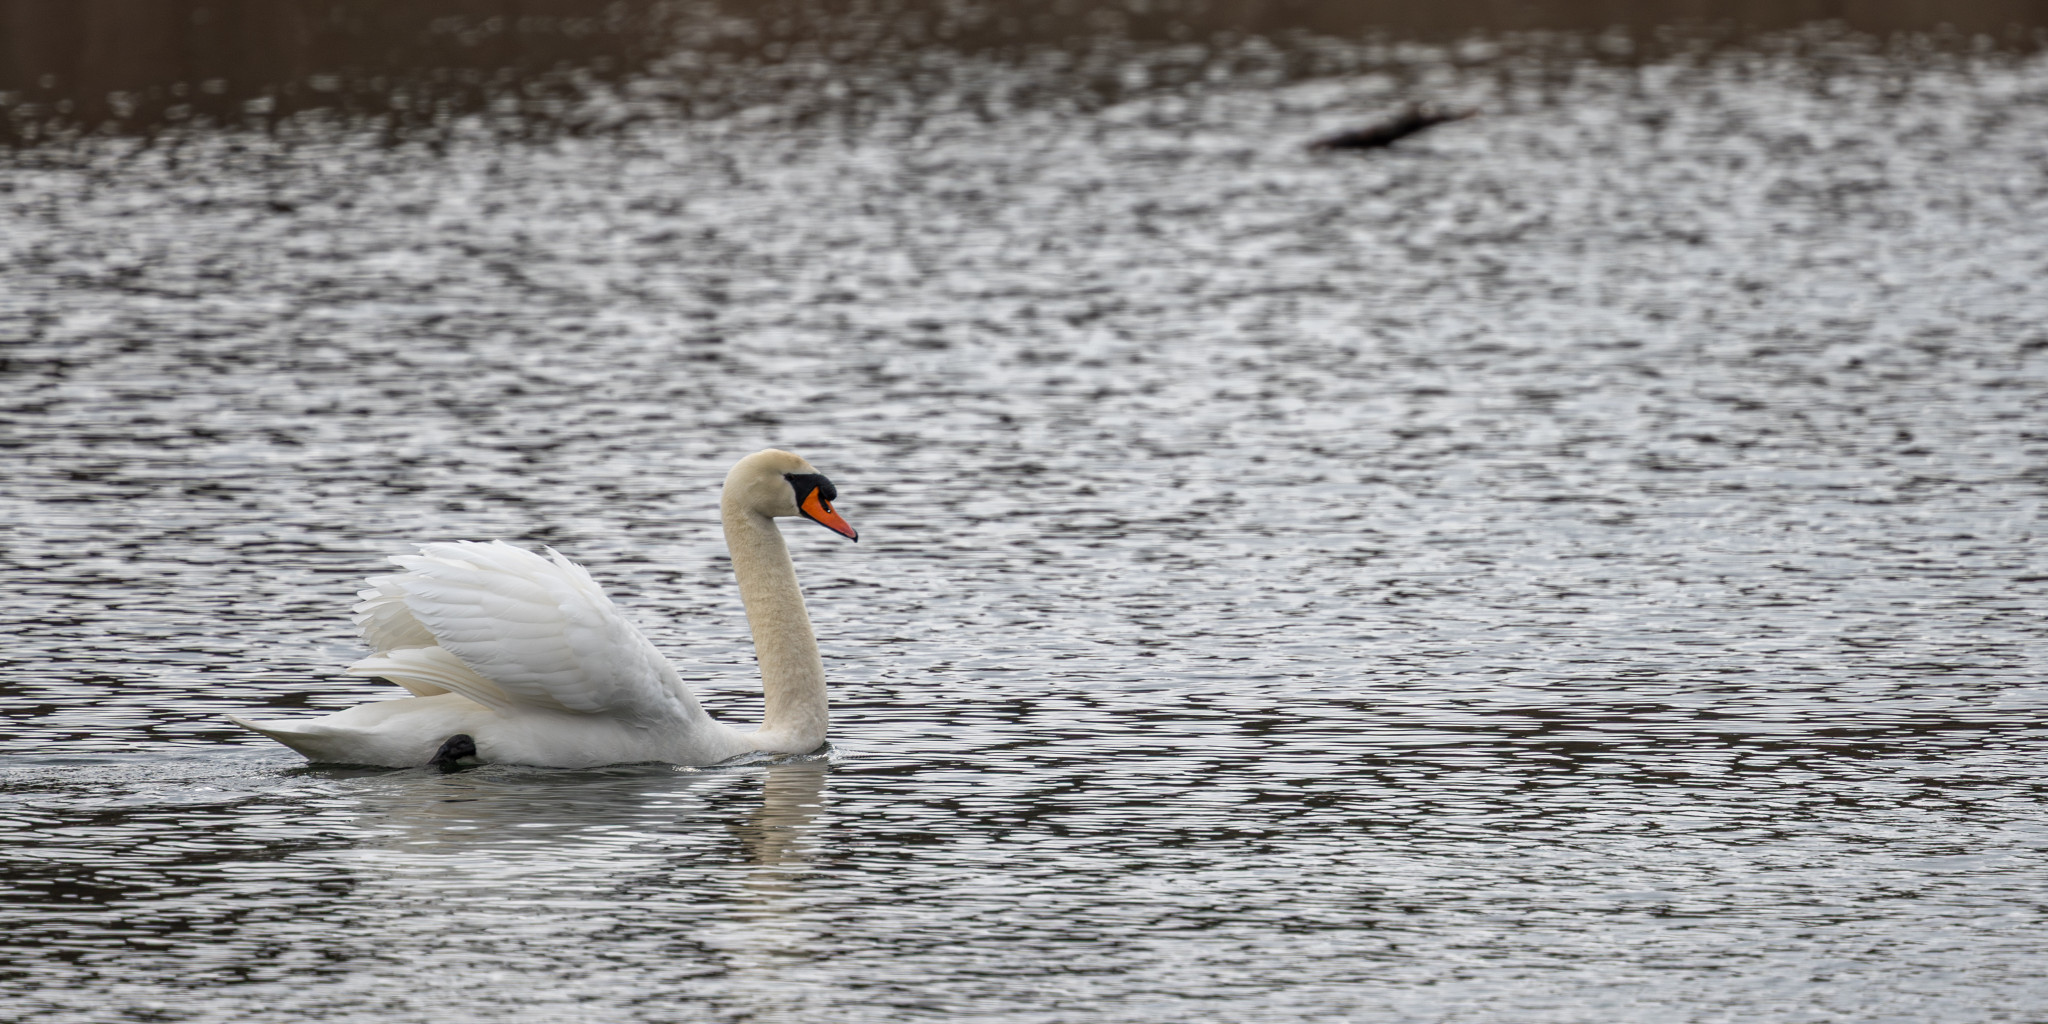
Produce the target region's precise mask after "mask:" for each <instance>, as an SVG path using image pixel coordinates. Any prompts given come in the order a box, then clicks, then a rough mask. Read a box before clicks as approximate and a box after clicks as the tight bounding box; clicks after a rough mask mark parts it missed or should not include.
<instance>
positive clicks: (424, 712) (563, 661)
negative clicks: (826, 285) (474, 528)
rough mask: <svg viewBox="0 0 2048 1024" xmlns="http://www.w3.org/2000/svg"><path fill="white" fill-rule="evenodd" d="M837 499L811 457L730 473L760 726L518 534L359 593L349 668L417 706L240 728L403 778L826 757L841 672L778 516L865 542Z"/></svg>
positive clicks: (409, 560) (728, 504)
mask: <svg viewBox="0 0 2048 1024" xmlns="http://www.w3.org/2000/svg"><path fill="white" fill-rule="evenodd" d="M838 496H839V493H838V489H837V488H835V487H833V486H832V481H830V480H827V479H826V478H825V476H824V474H822V473H819V472H818V471H817V470H816V469H815V468H813V467H812V466H811V464H810V463H808V462H806V461H804V460H803V459H802V458H800V457H798V456H797V455H795V454H793V453H790V452H785V451H780V450H777V449H773V448H771V449H768V450H766V451H760V452H755V453H754V454H752V455H749V456H747V457H746V458H743V459H741V460H740V461H739V462H738V463H737V464H735V465H734V466H733V467H732V471H731V472H729V473H727V474H726V477H725V488H724V490H723V491H722V492H721V493H720V496H719V502H718V507H719V518H720V519H722V520H723V521H724V524H725V543H726V547H727V548H728V549H729V550H730V551H731V553H732V569H733V574H734V575H735V576H737V577H739V584H740V599H741V601H742V602H743V603H744V604H745V606H746V612H747V623H748V625H749V626H750V627H751V628H752V631H753V634H754V654H755V658H756V660H757V661H759V662H760V665H761V689H762V691H763V693H764V695H765V696H766V698H767V699H766V702H765V703H766V706H765V709H764V713H763V716H762V719H763V720H762V722H761V727H760V728H759V729H756V730H754V731H753V732H741V731H740V730H738V729H735V728H733V727H732V726H729V725H725V724H723V723H721V722H718V721H716V720H715V719H713V718H712V717H711V716H710V715H708V714H706V713H705V712H704V709H703V708H701V707H699V706H698V704H697V698H696V696H695V695H693V694H692V693H691V692H690V688H689V686H688V684H686V683H684V682H683V680H682V677H681V676H679V675H677V674H676V670H675V666H673V665H671V664H669V662H668V659H667V658H664V657H663V656H662V655H661V652H660V651H658V650H656V649H655V647H654V645H653V644H652V643H650V642H648V640H647V638H646V637H645V636H643V635H642V634H641V632H640V631H639V630H638V629H636V628H634V626H633V624H632V623H631V622H628V621H627V620H626V617H625V616H624V615H622V614H620V612H619V609H618V608H617V606H615V605H613V604H612V602H611V600H610V599H609V598H607V597H605V595H604V591H603V590H602V589H600V588H599V587H598V585H597V582H596V581H595V580H593V579H591V577H590V573H589V572H587V571H585V570H584V568H583V567H582V566H580V565H577V564H576V563H574V562H571V561H569V560H568V559H567V558H564V557H562V556H561V555H560V554H559V553H557V552H556V551H555V550H554V549H553V548H549V549H547V555H546V556H545V557H543V556H541V555H538V554H535V553H534V552H531V551H528V550H526V549H525V548H521V547H516V546H514V545H511V544H507V543H505V542H504V541H502V540H498V541H491V542H488V543H484V542H478V541H454V542H447V543H434V544H422V545H420V553H419V554H417V555H399V556H396V557H394V558H392V559H391V561H392V562H393V563H394V564H396V565H398V566H399V567H400V568H402V569H403V570H404V571H403V572H400V573H395V574H393V575H389V576H377V577H372V578H371V579H370V580H369V586H370V589H368V590H364V591H362V592H361V596H362V598H363V601H362V603H361V604H358V605H356V606H355V622H356V625H357V626H359V627H360V628H361V629H362V633H363V639H364V640H366V641H368V642H369V645H370V649H371V650H373V651H375V652H376V653H375V654H374V655H372V656H371V657H369V658H365V659H363V660H362V661H359V662H356V663H355V664H353V665H350V666H349V667H348V669H347V672H348V674H349V675H356V676H371V677H376V678H382V679H386V680H389V681H391V682H393V683H397V684H398V685H399V686H402V687H404V688H405V689H407V690H408V691H410V692H411V693H412V696H411V697H405V698H400V699H397V700H386V701H378V702H376V703H372V704H359V705H357V706H355V707H352V708H349V709H347V710H345V711H340V712H337V713H335V714H331V715H326V716H323V717H320V718H314V719H309V720H300V721H268V722H252V721H248V720H245V719H242V718H238V717H236V716H233V715H230V716H228V719H229V720H230V721H232V722H234V723H235V724H236V725H239V726H242V727H243V728H246V729H252V730H254V731H256V732H259V733H262V734H263V735H265V736H268V737H270V738H271V739H274V740H276V741H278V742H279V743H282V744H284V745H285V746H287V747H290V748H292V749H293V750H296V751H298V752H299V753H301V754H304V755H305V756H306V757H307V758H308V759H310V760H312V761H313V762H315V763H325V764H359V765H381V766H384V767H392V768H403V767H415V766H421V765H429V764H440V765H443V766H446V765H449V764H453V763H458V762H459V763H465V764H467V763H509V764H527V765H540V766H545V767H552V768H590V767H596V766H598V765H607V764H624V763H628V762H644V761H663V762H667V763H670V764H682V765H704V764H714V763H716V762H719V761H723V760H726V759H727V758H731V757H736V756H738V755H741V754H746V753H749V752H753V751H764V752H769V753H782V754H807V753H810V752H811V751H813V750H816V749H817V748H818V747H819V746H820V745H821V744H823V743H824V742H825V727H826V722H827V714H826V707H825V665H824V662H823V660H822V659H820V657H819V656H818V641H817V638H816V637H815V636H814V635H813V634H812V632H811V620H810V616H809V615H807V614H806V613H805V612H804V597H803V591H802V590H800V589H799V588H798V587H797V582H796V567H795V566H794V565H792V564H791V563H790V560H789V548H788V547H787V546H785V545H784V544H783V541H782V531H781V530H779V529H778V528H777V527H776V525H775V519H776V518H787V517H791V516H801V517H803V518H805V519H809V520H811V521H812V522H815V523H818V524H819V525H821V526H824V527H825V528H826V529H829V530H831V531H833V532H834V533H837V534H840V535H841V536H844V537H846V538H847V539H848V540H855V541H857V540H859V539H860V535H859V534H858V533H856V532H855V530H854V528H853V527H852V526H851V525H849V524H848V523H847V521H846V520H845V519H844V518H842V517H841V516H840V515H839V513H838V512H837V511H836V510H834V509H833V507H832V502H833V499H835V498H837V497H838Z"/></svg>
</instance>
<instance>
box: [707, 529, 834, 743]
mask: <svg viewBox="0 0 2048 1024" xmlns="http://www.w3.org/2000/svg"><path fill="white" fill-rule="evenodd" d="M719 515H720V518H722V519H723V520H724V521H725V545H726V548H727V549H728V550H730V551H731V552H732V571H733V575H735V576H737V577H739V581H740V600H741V601H743V602H745V603H746V606H747V625H748V626H749V627H751V628H752V629H753V632H754V657H755V659H756V660H757V661H759V662H760V663H761V692H762V694H763V695H764V696H765V697H766V698H767V700H766V705H767V706H766V709H765V711H764V713H763V714H762V716H761V729H760V731H759V732H757V733H755V734H754V735H753V736H752V737H750V738H751V739H752V740H753V742H754V745H755V747H756V748H757V749H760V750H769V751H775V752H778V753H786V754H808V753H810V752H811V751H813V750H816V749H818V746H819V744H822V743H824V742H825V727H826V722H827V713H826V709H825V662H824V659H822V658H820V657H819V656H818V640H817V637H816V636H815V635H813V634H812V633H811V617H810V616H809V615H808V614H806V613H805V611H804V594H803V591H802V590H801V589H799V588H798V587H797V584H796V566H795V565H793V564H791V562H790V560H789V548H788V546H786V545H784V544H783V543H782V531H781V530H778V529H776V528H775V520H773V519H770V518H768V517H767V516H765V515H762V514H761V513H759V512H756V511H754V510H753V509H750V508H747V507H745V506H743V505H741V504H740V503H739V502H738V501H737V500H735V496H734V495H733V494H731V493H727V494H725V495H724V496H723V497H722V498H721V500H720V501H719Z"/></svg>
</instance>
